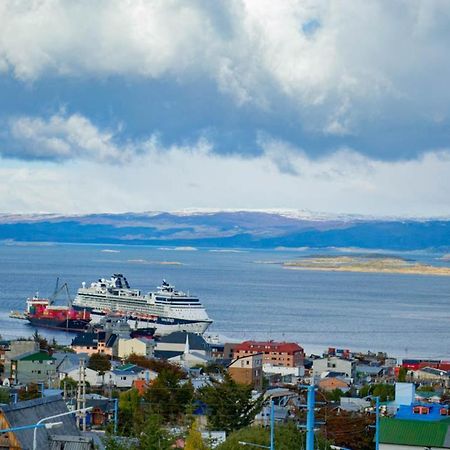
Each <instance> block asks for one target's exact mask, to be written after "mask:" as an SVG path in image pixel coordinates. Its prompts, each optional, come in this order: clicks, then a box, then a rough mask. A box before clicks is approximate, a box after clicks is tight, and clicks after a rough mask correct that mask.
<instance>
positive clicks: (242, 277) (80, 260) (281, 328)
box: [0, 242, 450, 360]
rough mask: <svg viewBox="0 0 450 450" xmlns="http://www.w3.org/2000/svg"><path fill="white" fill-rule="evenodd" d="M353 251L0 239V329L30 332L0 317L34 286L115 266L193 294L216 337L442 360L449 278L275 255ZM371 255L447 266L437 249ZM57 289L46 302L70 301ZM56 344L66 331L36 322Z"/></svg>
mask: <svg viewBox="0 0 450 450" xmlns="http://www.w3.org/2000/svg"><path fill="white" fill-rule="evenodd" d="M366 253H367V251H366V250H358V249H335V248H331V249H310V248H301V249H295V250H286V249H278V250H270V251H269V250H248V249H234V250H221V249H205V248H199V249H196V248H191V247H181V248H157V247H145V246H131V245H128V246H126V245H117V246H111V245H78V244H77V245H71V244H21V243H12V242H6V243H2V244H0V282H1V284H0V286H1V288H0V334H1V337H2V338H3V339H10V338H17V337H27V336H30V335H32V334H33V333H34V331H35V329H34V328H33V327H32V326H30V325H29V324H28V323H27V322H26V321H24V320H17V319H12V318H10V317H9V313H10V311H11V310H17V311H23V310H24V309H25V301H26V299H27V298H28V297H32V296H33V295H34V294H35V293H36V292H38V293H39V295H40V296H43V297H48V296H51V295H52V293H53V292H54V289H55V284H56V280H57V279H59V284H60V285H61V284H62V283H67V284H68V286H69V292H70V298H73V297H74V296H75V294H76V291H77V289H78V287H80V286H81V283H82V282H83V281H84V282H86V283H88V284H89V283H90V282H92V281H95V280H97V279H98V278H109V276H110V275H112V274H113V273H123V274H124V275H125V276H126V277H127V279H128V281H129V282H130V284H131V287H135V288H139V289H141V290H143V291H150V290H153V289H155V287H156V286H158V285H160V283H161V281H162V280H163V279H166V280H167V281H169V282H170V283H171V284H174V285H176V287H177V288H178V289H180V290H183V291H186V292H189V293H191V294H195V295H197V296H198V297H199V298H200V300H201V301H202V303H203V304H204V306H205V307H206V309H207V311H208V314H209V316H210V317H211V318H212V319H213V320H214V323H213V325H212V326H211V327H210V329H209V330H208V332H207V333H208V334H210V335H211V336H213V337H218V338H219V340H221V341H229V342H234V341H242V340H247V339H258V340H270V339H273V340H276V341H279V340H282V341H295V342H298V343H299V344H300V345H302V346H303V347H304V348H305V350H306V351H307V353H315V354H321V353H322V352H323V351H324V350H326V349H327V348H328V347H335V348H342V349H350V350H351V351H372V352H379V351H380V352H387V353H388V354H389V355H390V356H393V357H397V358H433V359H447V360H448V359H450V277H446V276H430V275H409V274H408V275H406V274H384V273H383V274H377V273H354V272H324V271H311V270H290V269H287V268H285V267H283V266H282V264H281V263H282V262H283V261H287V260H294V259H296V258H304V257H306V256H319V255H328V256H334V255H342V254H345V255H354V254H366ZM371 254H377V255H384V256H386V255H387V256H399V257H401V258H405V259H409V260H413V261H418V262H422V263H431V264H436V265H443V266H450V261H448V260H446V259H445V258H443V255H442V254H440V253H437V252H431V251H420V252H408V253H402V252H400V253H399V252H397V253H395V252H384V251H382V250H378V251H373V252H371ZM70 298H68V297H67V295H64V293H61V294H60V295H59V296H58V297H57V299H56V301H55V303H57V304H67V302H68V301H69V300H70ZM39 333H40V334H42V335H44V336H46V337H47V338H49V339H53V338H55V339H56V340H57V341H58V342H61V343H70V342H71V339H72V338H73V334H71V333H66V332H63V331H54V330H46V329H42V328H40V329H39Z"/></svg>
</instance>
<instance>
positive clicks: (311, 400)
mask: <svg viewBox="0 0 450 450" xmlns="http://www.w3.org/2000/svg"><path fill="white" fill-rule="evenodd" d="M299 388H304V389H305V388H306V389H307V391H308V394H307V399H306V405H301V406H303V407H305V406H306V426H305V425H301V426H302V427H303V428H306V450H314V427H315V425H316V420H315V417H314V407H315V405H316V387H315V386H314V385H313V384H306V385H302V386H299Z"/></svg>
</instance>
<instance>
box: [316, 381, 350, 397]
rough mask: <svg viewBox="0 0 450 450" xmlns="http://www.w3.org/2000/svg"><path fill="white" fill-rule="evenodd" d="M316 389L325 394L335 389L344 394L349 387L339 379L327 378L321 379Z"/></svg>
mask: <svg viewBox="0 0 450 450" xmlns="http://www.w3.org/2000/svg"><path fill="white" fill-rule="evenodd" d="M318 387H319V388H320V389H322V391H325V392H331V391H334V390H335V389H339V390H341V391H342V392H344V393H345V392H347V391H348V390H349V389H350V387H349V385H348V384H347V383H346V382H345V381H344V380H341V379H340V378H328V377H327V378H323V379H321V380H320V381H319V383H318Z"/></svg>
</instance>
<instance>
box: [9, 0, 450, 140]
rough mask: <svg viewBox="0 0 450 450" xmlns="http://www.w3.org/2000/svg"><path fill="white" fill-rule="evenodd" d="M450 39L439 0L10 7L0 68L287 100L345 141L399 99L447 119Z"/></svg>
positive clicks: (84, 1)
mask: <svg viewBox="0 0 450 450" xmlns="http://www.w3.org/2000/svg"><path fill="white" fill-rule="evenodd" d="M311 22H313V23H315V24H317V25H318V26H317V27H313V31H307V32H305V31H304V30H303V28H304V27H305V24H306V25H307V24H308V23H311ZM314 28H316V29H315V30H314ZM449 30H450V7H449V4H448V2H447V1H441V0H399V1H397V2H385V1H382V0H379V1H371V2H336V1H332V0H297V1H296V0H286V1H283V2H273V1H272V0H230V1H226V2H225V1H224V2H220V3H215V4H214V5H213V6H212V5H211V4H210V3H209V2H188V3H186V2H181V1H175V0H166V1H156V0H155V1H144V0H133V1H130V0H110V1H101V0H98V1H90V0H81V1H78V2H67V1H64V0H59V1H58V0H42V1H39V2H38V1H36V2H31V3H30V2H29V1H13V0H4V1H3V2H1V3H0V70H7V69H6V68H9V69H10V70H12V71H13V72H14V73H15V75H16V76H17V77H18V78H20V79H23V80H33V79H36V78H37V77H41V76H45V75H47V74H52V75H53V74H59V75H61V76H67V75H73V76H78V75H89V76H91V75H94V76H105V75H111V74H113V75H120V76H129V75H130V76H136V75H138V76H142V77H150V78H160V77H166V76H171V77H173V78H175V79H178V80H184V79H186V78H189V77H191V76H194V77H208V78H209V79H211V80H213V81H215V82H216V83H217V86H218V88H219V89H220V90H221V91H222V92H226V93H228V94H230V95H232V96H233V97H234V98H235V100H236V102H237V103H238V104H239V105H243V104H248V103H253V104H255V105H257V106H258V107H263V108H271V107H272V106H273V103H274V102H276V101H278V100H279V99H280V96H281V97H282V98H286V99H288V101H290V102H291V104H292V105H294V108H296V109H297V111H298V114H299V120H301V121H302V122H303V123H304V124H305V125H306V126H308V127H310V128H312V129H315V130H319V131H324V132H325V133H337V134H346V133H349V132H353V131H354V129H355V127H357V126H358V123H359V120H360V119H361V117H363V118H365V119H368V120H370V119H371V118H373V117H374V116H377V115H380V116H381V115H382V114H383V113H385V112H386V111H389V107H390V105H391V104H392V102H395V101H396V100H399V99H401V101H402V102H403V103H404V104H405V106H404V108H403V109H404V110H405V111H406V113H408V114H413V113H414V114H421V115H422V116H423V118H425V119H427V120H434V119H433V118H435V117H448V113H449V111H448V104H449V102H450V92H449V90H448V88H447V80H448V79H449V77H450V60H449V58H448V54H449V53H450V32H449ZM428 87H432V88H433V90H434V93H432V94H430V93H429V90H428V89H427V88H428ZM342 108H344V109H342Z"/></svg>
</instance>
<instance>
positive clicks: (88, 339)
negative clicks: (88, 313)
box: [71, 331, 118, 356]
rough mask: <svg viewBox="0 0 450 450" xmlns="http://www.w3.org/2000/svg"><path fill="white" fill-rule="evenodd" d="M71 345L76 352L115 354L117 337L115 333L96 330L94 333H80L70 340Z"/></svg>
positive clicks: (89, 354)
mask: <svg viewBox="0 0 450 450" xmlns="http://www.w3.org/2000/svg"><path fill="white" fill-rule="evenodd" d="M71 347H72V348H73V350H74V351H75V352H76V353H86V354H87V355H88V356H91V355H92V354H94V353H102V354H104V355H108V356H117V347H118V339H117V335H116V334H110V333H106V332H104V331H98V332H94V333H80V334H77V336H76V337H75V338H74V339H73V340H72V344H71Z"/></svg>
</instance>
